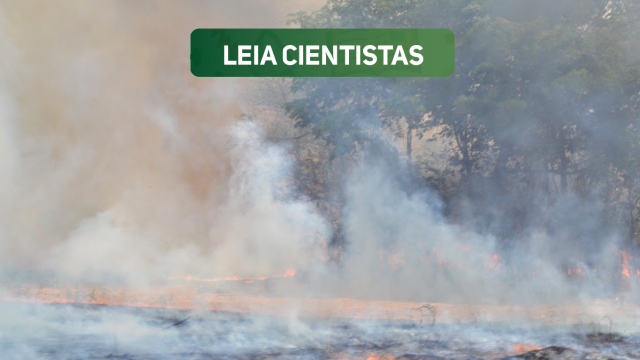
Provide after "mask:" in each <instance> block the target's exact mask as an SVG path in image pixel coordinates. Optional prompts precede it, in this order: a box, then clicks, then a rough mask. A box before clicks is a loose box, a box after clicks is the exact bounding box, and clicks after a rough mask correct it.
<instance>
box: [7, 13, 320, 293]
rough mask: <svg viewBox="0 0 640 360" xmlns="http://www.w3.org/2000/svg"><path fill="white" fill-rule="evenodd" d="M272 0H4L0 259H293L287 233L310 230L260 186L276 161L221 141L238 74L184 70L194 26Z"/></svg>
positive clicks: (155, 266) (92, 264)
mask: <svg viewBox="0 0 640 360" xmlns="http://www.w3.org/2000/svg"><path fill="white" fill-rule="evenodd" d="M285 5H286V4H284V3H282V4H281V3H279V2H275V3H274V2H264V1H253V2H251V3H249V4H248V3H244V4H232V3H231V2H222V3H220V2H217V3H211V2H204V1H202V2H188V3H187V2H170V1H166V2H136V3H135V4H132V3H130V2H126V1H115V2H109V3H108V4H100V5H98V4H90V3H85V2H76V1H65V2H62V3H58V4H56V5H53V4H50V3H48V2H31V1H28V2H21V1H15V2H13V1H10V2H7V3H4V4H3V5H2V7H0V19H1V20H2V21H1V22H0V25H1V26H0V51H1V52H2V54H3V56H2V57H1V59H0V127H1V129H0V178H1V180H0V198H1V200H2V202H1V205H0V217H1V218H2V220H0V261H1V262H2V263H3V267H4V268H5V270H10V269H22V270H29V271H36V272H37V273H40V274H51V275H54V276H60V277H61V278H62V279H67V280H83V281H87V282H103V281H119V282H125V283H136V284H140V283H144V282H146V281H148V280H149V279H150V278H162V277H165V276H170V275H178V276H181V275H186V274H191V275H200V276H205V277H206V276H212V277H213V276H223V275H224V276H227V275H240V276H254V275H261V276H262V275H271V274H274V273H282V272H284V271H285V270H286V269H287V267H294V266H298V265H300V264H299V263H300V262H301V259H302V257H301V256H299V255H300V253H299V252H300V251H303V250H302V247H304V246H303V245H301V244H303V243H304V242H303V241H298V240H300V239H301V238H303V237H305V238H308V237H307V234H308V233H309V232H322V231H324V230H322V229H321V228H322V226H323V225H322V224H321V221H319V220H318V219H315V218H314V216H315V215H313V214H312V210H311V209H309V208H308V206H307V205H305V204H301V203H284V202H279V200H278V199H277V196H276V195H275V194H274V192H275V189H271V188H270V186H275V185H273V184H275V183H277V181H279V180H280V179H279V178H278V176H279V174H280V173H281V172H284V171H286V167H287V166H288V165H287V162H288V161H289V160H288V159H286V158H285V155H284V154H283V153H282V152H280V151H279V150H278V149H276V148H269V147H262V148H256V149H249V148H248V147H246V146H240V147H239V148H238V149H235V150H233V151H229V149H228V148H227V146H226V142H227V141H228V138H229V136H230V133H234V132H235V133H236V135H237V136H242V132H243V131H244V130H240V129H241V128H242V126H243V125H237V126H236V128H235V130H233V129H231V128H232V126H233V125H234V124H235V123H236V119H238V118H239V116H240V114H241V113H242V112H243V109H242V104H241V103H240V99H241V98H242V92H243V91H244V90H243V89H244V87H245V85H246V82H245V81H240V80H236V79H199V78H195V77H194V76H193V75H191V73H190V72H189V57H188V54H189V34H190V32H191V31H192V30H193V29H194V28H197V27H216V26H217V27H256V26H257V27H260V26H262V27H269V26H272V27H273V26H281V25H282V23H283V22H284V17H285V16H284V15H286V12H288V10H287V9H286V6H285ZM252 134H253V135H256V134H255V132H253V133H252ZM231 136H235V135H231ZM316 223H319V225H318V224H316ZM309 239H310V238H309Z"/></svg>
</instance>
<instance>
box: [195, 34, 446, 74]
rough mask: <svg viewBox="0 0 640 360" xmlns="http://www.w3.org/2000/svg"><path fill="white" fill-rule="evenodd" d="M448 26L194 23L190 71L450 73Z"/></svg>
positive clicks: (253, 72)
mask: <svg viewBox="0 0 640 360" xmlns="http://www.w3.org/2000/svg"><path fill="white" fill-rule="evenodd" d="M454 68H455V36H454V34H453V32H452V31H451V30H448V29H196V30H194V31H193V32H192V33H191V73H192V74H193V75H195V76H200V77H446V76H449V75H451V74H453V71H454Z"/></svg>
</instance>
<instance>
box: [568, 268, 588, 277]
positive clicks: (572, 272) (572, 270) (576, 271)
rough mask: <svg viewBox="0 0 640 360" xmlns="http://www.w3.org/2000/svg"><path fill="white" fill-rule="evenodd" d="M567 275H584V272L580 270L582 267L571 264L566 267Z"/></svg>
mask: <svg viewBox="0 0 640 360" xmlns="http://www.w3.org/2000/svg"><path fill="white" fill-rule="evenodd" d="M567 275H569V276H584V275H585V273H584V271H583V270H582V268H581V267H579V266H573V267H571V266H568V267H567Z"/></svg>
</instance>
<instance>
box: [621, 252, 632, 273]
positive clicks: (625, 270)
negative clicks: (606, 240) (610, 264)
mask: <svg viewBox="0 0 640 360" xmlns="http://www.w3.org/2000/svg"><path fill="white" fill-rule="evenodd" d="M620 256H621V257H622V272H621V273H622V275H624V276H626V277H631V267H630V266H629V262H630V261H631V258H632V256H631V255H629V254H627V252H626V251H621V252H620Z"/></svg>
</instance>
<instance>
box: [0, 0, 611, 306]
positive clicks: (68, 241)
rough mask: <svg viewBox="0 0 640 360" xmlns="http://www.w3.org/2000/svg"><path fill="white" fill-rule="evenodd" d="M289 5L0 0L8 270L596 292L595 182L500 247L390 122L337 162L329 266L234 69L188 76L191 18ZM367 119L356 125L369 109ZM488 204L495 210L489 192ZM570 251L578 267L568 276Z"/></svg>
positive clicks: (0, 222)
mask: <svg viewBox="0 0 640 360" xmlns="http://www.w3.org/2000/svg"><path fill="white" fill-rule="evenodd" d="M74 5H77V6H74ZM36 8H37V10H38V11H35V9H36ZM247 8H248V9H249V10H248V11H246V9H247ZM284 8H285V6H284V5H283V6H282V8H278V7H273V6H267V4H266V3H263V2H259V1H256V2H255V6H253V7H252V6H248V7H247V6H246V5H244V6H236V5H233V4H231V3H223V4H216V5H215V6H214V5H211V4H209V3H205V2H195V3H189V4H188V5H187V4H185V3H175V2H161V3H159V4H156V3H153V4H152V3H146V2H142V3H136V4H135V5H133V4H129V3H127V2H111V3H109V4H108V5H105V4H101V5H100V6H97V5H94V4H89V3H80V4H78V3H75V2H64V3H62V4H57V5H56V6H53V5H47V4H44V3H42V4H38V6H34V3H31V2H9V3H7V4H5V5H3V7H2V18H3V22H2V27H1V28H0V29H1V32H0V35H1V37H0V49H1V50H2V52H3V57H2V58H1V59H0V61H1V63H0V66H1V67H0V80H1V82H0V126H1V127H2V128H1V131H0V141H1V142H0V160H1V163H0V175H1V176H0V197H1V199H2V203H1V205H0V215H1V216H0V260H1V261H2V263H3V266H4V268H5V270H13V269H21V270H28V271H34V272H36V273H37V274H39V275H42V274H49V275H53V276H57V277H60V278H61V279H63V280H67V281H82V282H90V283H104V282H119V283H126V284H136V285H138V284H145V283H148V282H149V281H150V280H152V279H157V278H160V279H166V278H168V277H170V276H184V275H194V276H199V277H222V276H234V275H237V276H268V275H272V274H279V273H282V272H284V271H285V270H287V269H290V268H293V269H296V270H297V271H299V273H301V274H305V273H306V275H308V278H307V279H308V280H309V283H308V288H306V289H304V290H305V291H309V292H311V293H313V292H315V293H316V294H318V295H323V296H330V295H334V296H343V295H349V296H354V297H360V298H378V299H379V298H394V299H398V298H400V299H407V300H420V301H439V300H451V301H463V302H474V301H485V300H487V301H488V300H493V301H505V302H506V301H525V300H526V301H533V302H547V301H559V300H568V299H576V298H580V297H583V296H584V297H588V296H593V295H601V294H609V291H610V290H611V287H612V285H611V279H612V278H615V277H616V274H617V273H618V272H619V271H618V270H619V269H618V266H619V264H618V262H617V260H616V259H617V256H618V255H617V253H616V250H615V245H617V244H618V242H619V236H618V234H615V233H603V232H602V231H600V230H599V225H600V222H599V220H598V219H599V218H600V214H599V208H598V206H597V199H596V198H595V197H593V198H587V200H577V199H575V198H567V199H559V200H558V201H556V203H555V205H554V206H547V205H546V204H540V205H539V206H538V207H537V210H536V211H537V216H534V217H537V218H538V219H540V221H539V222H538V223H532V224H531V225H530V226H528V227H527V228H523V229H521V232H520V234H519V237H520V240H519V244H520V245H519V246H518V247H514V248H507V247H504V246H503V244H501V243H500V240H499V239H498V238H497V237H496V236H495V235H492V233H493V232H491V231H479V230H478V227H477V226H474V225H475V224H473V221H469V222H464V221H461V222H459V223H458V224H453V223H452V222H451V221H450V220H449V219H448V218H447V217H446V216H445V215H444V213H445V204H444V202H443V201H442V200H441V199H440V197H439V196H438V195H437V194H436V193H435V192H433V191H431V190H429V189H428V188H427V187H425V186H424V184H422V183H420V182H419V180H418V179H416V177H415V174H414V173H413V172H412V170H411V169H410V167H409V166H407V165H406V164H404V163H403V160H401V157H400V156H399V155H398V153H397V151H395V148H394V145H393V141H391V140H389V139H387V138H386V137H384V136H383V137H382V138H380V139H378V142H376V143H374V144H372V145H371V146H370V147H369V148H365V149H363V150H362V151H363V153H365V155H364V156H363V157H362V158H361V159H358V161H356V164H355V165H354V166H352V167H350V168H349V167H345V168H346V169H347V170H346V173H345V174H344V179H345V180H344V182H343V183H342V184H340V185H341V188H340V191H341V192H343V194H342V196H344V203H343V207H342V209H341V222H342V224H341V227H342V234H341V236H344V238H345V244H346V247H345V249H344V250H345V252H344V254H345V258H344V261H343V263H342V265H341V266H333V265H331V264H329V262H327V261H326V253H325V251H326V244H327V243H328V242H329V241H330V238H331V236H332V234H331V228H332V227H331V226H330V223H331V221H330V220H329V219H328V218H323V216H321V215H320V214H319V212H318V210H317V209H316V206H315V204H314V203H312V202H311V201H310V200H309V199H306V198H305V197H304V196H301V194H300V192H299V191H298V190H297V188H296V185H295V184H293V183H292V180H291V178H292V175H293V172H294V169H293V168H294V166H295V159H294V158H293V157H292V155H291V151H290V150H291V149H290V148H289V147H288V145H286V144H283V143H278V144H274V143H272V142H269V141H267V140H266V138H267V136H265V134H264V133H263V129H261V127H260V126H259V125H257V124H256V123H251V122H246V121H242V122H241V121H238V120H237V119H238V118H239V116H240V114H241V113H242V112H243V110H245V109H243V108H242V105H241V103H240V101H239V99H240V98H242V97H243V96H244V94H243V85H245V84H244V83H243V82H241V81H238V80H230V79H198V78H195V77H193V76H192V75H191V74H190V73H189V71H188V66H189V63H188V56H187V54H188V40H187V39H188V34H189V33H190V32H191V31H192V30H193V29H194V28H197V27H213V26H218V27H224V26H229V27H243V26H265V27H266V26H270V25H271V24H275V25H277V24H279V22H278V20H276V19H277V14H279V12H280V11H282V10H283V9H284ZM26 18H28V19H30V20H31V21H30V22H25V21H20V20H21V19H26ZM33 24H38V26H39V27H40V28H46V29H48V31H35V30H34V27H33ZM4 54H7V55H6V56H4ZM372 116H373V115H369V114H367V116H366V117H367V118H368V119H367V120H363V121H367V123H366V124H365V123H363V124H360V125H361V126H360V128H362V129H370V128H371V124H372V123H376V124H377V123H378V122H377V119H371V117H372ZM363 117H365V116H363ZM229 138H231V139H232V141H231V142H229V141H228V139H229ZM494 190H495V191H496V193H498V192H499V189H494ZM497 203H498V202H496V204H494V205H497ZM485 204H487V205H491V203H490V202H487V203H485ZM496 207H497V206H496ZM462 208H464V206H462ZM569 209H570V210H571V211H569ZM575 209H578V210H579V211H573V210H575ZM494 211H495V213H496V214H500V213H501V212H500V211H497V210H496V209H495V208H492V207H491V206H487V208H486V212H487V213H493V212H494ZM476 213H477V212H475V210H474V211H470V212H469V214H468V215H467V216H468V217H471V218H473V216H474V215H475V214H476ZM462 217H463V218H464V216H462ZM550 228H553V229H555V230H554V231H549V229H550ZM571 266H578V267H580V269H582V270H584V271H587V275H586V276H584V277H581V278H578V279H576V278H575V277H573V278H572V277H568V276H567V275H566V274H565V270H566V269H567V268H568V267H571ZM596 268H597V269H596ZM596 270H597V271H596Z"/></svg>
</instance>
